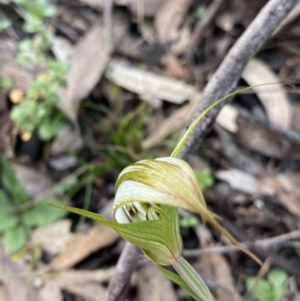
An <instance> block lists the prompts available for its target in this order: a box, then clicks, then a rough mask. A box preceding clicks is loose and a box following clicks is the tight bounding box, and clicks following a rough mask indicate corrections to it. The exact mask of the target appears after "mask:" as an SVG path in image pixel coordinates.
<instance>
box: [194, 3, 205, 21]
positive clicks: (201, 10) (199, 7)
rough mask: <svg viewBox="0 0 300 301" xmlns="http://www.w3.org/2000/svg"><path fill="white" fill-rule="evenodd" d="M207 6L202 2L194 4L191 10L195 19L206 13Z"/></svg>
mask: <svg viewBox="0 0 300 301" xmlns="http://www.w3.org/2000/svg"><path fill="white" fill-rule="evenodd" d="M206 11H207V7H206V5H204V4H199V5H197V6H196V8H195V9H194V11H193V15H194V17H195V18H197V19H201V18H203V16H204V15H205V14H206Z"/></svg>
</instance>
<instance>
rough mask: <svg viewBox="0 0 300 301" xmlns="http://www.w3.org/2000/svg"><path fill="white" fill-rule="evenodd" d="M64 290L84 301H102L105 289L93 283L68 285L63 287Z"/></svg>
mask: <svg viewBox="0 0 300 301" xmlns="http://www.w3.org/2000/svg"><path fill="white" fill-rule="evenodd" d="M64 290H66V291H68V292H70V293H72V294H75V295H77V296H79V297H80V298H82V299H84V300H85V301H99V300H103V298H104V294H105V288H104V287H103V286H102V285H101V284H99V283H93V282H90V283H89V282H87V283H80V284H70V285H68V286H65V287H64ZM55 301H56V300H55Z"/></svg>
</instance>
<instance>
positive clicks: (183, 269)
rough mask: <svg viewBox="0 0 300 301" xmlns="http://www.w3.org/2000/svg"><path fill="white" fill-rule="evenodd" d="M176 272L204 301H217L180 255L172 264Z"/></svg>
mask: <svg viewBox="0 0 300 301" xmlns="http://www.w3.org/2000/svg"><path fill="white" fill-rule="evenodd" d="M172 265H173V267H174V269H175V270H176V272H177V273H178V274H179V275H180V276H181V278H182V279H183V280H184V281H185V282H186V283H187V284H188V286H189V287H190V288H191V289H192V290H193V292H195V294H196V295H197V296H199V297H200V298H201V299H203V301H215V298H214V297H213V295H212V294H211V292H210V290H209V288H208V287H207V285H206V284H205V282H204V281H203V279H202V278H201V277H200V275H199V274H198V273H197V272H196V271H195V269H194V268H193V267H192V266H191V265H190V264H189V263H188V262H187V261H186V260H185V259H184V258H183V257H182V256H181V255H180V256H179V257H178V258H177V259H176V260H175V261H174V262H173V263H172Z"/></svg>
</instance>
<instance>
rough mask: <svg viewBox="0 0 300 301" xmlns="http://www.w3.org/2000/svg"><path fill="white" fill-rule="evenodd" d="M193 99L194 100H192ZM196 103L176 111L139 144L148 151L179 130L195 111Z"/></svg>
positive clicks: (192, 102) (193, 102)
mask: <svg viewBox="0 0 300 301" xmlns="http://www.w3.org/2000/svg"><path fill="white" fill-rule="evenodd" d="M194 99H195V98H194ZM196 105H197V101H191V102H190V103H188V104H187V105H185V106H183V107H181V108H179V109H177V110H176V111H175V112H174V113H173V114H171V115H170V116H169V117H168V118H166V119H165V120H164V121H163V122H162V123H161V124H160V125H159V126H158V127H157V128H156V129H155V130H154V131H153V133H152V134H150V136H149V137H147V138H146V139H144V140H143V141H142V143H141V145H142V148H143V149H148V148H151V147H153V146H154V145H156V144H157V143H159V142H161V141H162V140H163V139H165V138H166V137H168V136H169V135H171V134H172V133H174V132H176V131H178V130H180V129H182V128H183V126H184V125H185V124H186V123H187V121H188V119H189V117H190V115H191V113H192V112H193V110H194V109H195V107H196Z"/></svg>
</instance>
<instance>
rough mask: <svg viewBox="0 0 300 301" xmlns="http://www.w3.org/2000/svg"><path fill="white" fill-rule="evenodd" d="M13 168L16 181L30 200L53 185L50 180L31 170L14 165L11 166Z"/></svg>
mask: <svg viewBox="0 0 300 301" xmlns="http://www.w3.org/2000/svg"><path fill="white" fill-rule="evenodd" d="M13 168H14V171H15V173H16V177H17V179H18V181H19V182H20V183H21V185H22V186H23V187H24V189H25V191H26V192H27V193H28V195H29V196H30V197H32V198H34V197H36V196H38V195H40V194H41V193H42V192H44V191H45V190H47V189H48V188H50V187H52V186H53V184H54V182H53V181H52V179H51V178H49V177H48V176H47V175H45V174H43V173H40V172H38V171H37V170H35V169H33V168H30V167H27V166H24V165H21V164H16V163H14V164H13Z"/></svg>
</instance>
